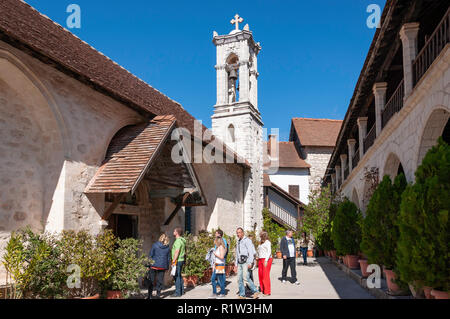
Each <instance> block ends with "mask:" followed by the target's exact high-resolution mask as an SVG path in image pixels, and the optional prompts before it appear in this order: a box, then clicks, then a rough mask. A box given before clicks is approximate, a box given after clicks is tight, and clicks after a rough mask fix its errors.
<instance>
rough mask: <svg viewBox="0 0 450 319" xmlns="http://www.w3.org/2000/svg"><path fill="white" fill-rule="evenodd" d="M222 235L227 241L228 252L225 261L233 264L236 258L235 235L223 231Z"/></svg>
mask: <svg viewBox="0 0 450 319" xmlns="http://www.w3.org/2000/svg"><path fill="white" fill-rule="evenodd" d="M223 237H224V238H225V239H226V240H227V243H228V254H227V259H226V260H225V263H226V264H227V265H234V261H235V260H236V236H228V235H227V234H225V233H224V234H223Z"/></svg>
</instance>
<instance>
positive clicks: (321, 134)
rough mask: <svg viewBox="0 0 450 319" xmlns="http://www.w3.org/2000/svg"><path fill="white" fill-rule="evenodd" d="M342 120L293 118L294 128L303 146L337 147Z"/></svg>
mask: <svg viewBox="0 0 450 319" xmlns="http://www.w3.org/2000/svg"><path fill="white" fill-rule="evenodd" d="M341 125H342V121H341V120H329V119H307V118H296V117H295V118H293V119H292V126H293V128H294V129H295V132H296V133H297V136H298V137H299V139H300V143H301V144H302V145H303V146H330V147H334V146H335V145H336V139H337V136H338V134H339V130H340V129H341Z"/></svg>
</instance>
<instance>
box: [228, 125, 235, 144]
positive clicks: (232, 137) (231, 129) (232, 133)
mask: <svg viewBox="0 0 450 319" xmlns="http://www.w3.org/2000/svg"><path fill="white" fill-rule="evenodd" d="M235 141H236V136H235V128H234V125H233V124H230V125H228V127H227V142H229V143H234V142H235Z"/></svg>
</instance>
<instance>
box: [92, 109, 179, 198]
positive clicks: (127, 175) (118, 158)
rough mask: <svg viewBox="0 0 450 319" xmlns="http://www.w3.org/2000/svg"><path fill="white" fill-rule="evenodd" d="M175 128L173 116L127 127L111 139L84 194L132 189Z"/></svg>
mask: <svg viewBox="0 0 450 319" xmlns="http://www.w3.org/2000/svg"><path fill="white" fill-rule="evenodd" d="M174 127H175V117H173V116H157V117H155V118H154V119H153V120H152V121H150V122H149V123H145V124H138V125H132V126H127V127H124V128H123V129H121V130H120V131H119V132H118V133H117V134H116V135H115V136H114V138H113V140H112V141H111V143H110V145H109V148H108V151H107V154H106V159H105V162H104V163H103V165H102V166H101V167H100V168H99V169H98V171H97V173H96V175H95V176H94V178H93V179H92V180H91V182H90V183H89V185H88V186H87V187H86V190H85V192H86V193H127V192H129V191H131V190H133V191H134V189H135V187H136V186H137V184H138V183H139V181H140V178H141V177H142V176H143V174H144V173H145V170H146V169H147V168H148V167H149V166H150V165H151V164H152V161H153V160H154V159H155V158H156V156H157V155H158V152H159V150H160V149H161V147H162V145H163V144H164V142H165V141H166V139H167V138H168V137H169V134H170V132H171V131H172V129H173V128H174Z"/></svg>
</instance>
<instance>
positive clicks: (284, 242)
mask: <svg viewBox="0 0 450 319" xmlns="http://www.w3.org/2000/svg"><path fill="white" fill-rule="evenodd" d="M280 250H281V255H282V256H283V270H282V271H281V281H282V282H283V283H285V282H286V275H287V270H288V268H289V267H290V268H291V276H292V280H293V281H294V282H295V284H296V285H299V284H300V283H299V282H298V281H297V272H296V270H295V266H296V262H295V240H294V238H292V230H287V231H286V236H285V237H283V238H282V239H281V242H280Z"/></svg>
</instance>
